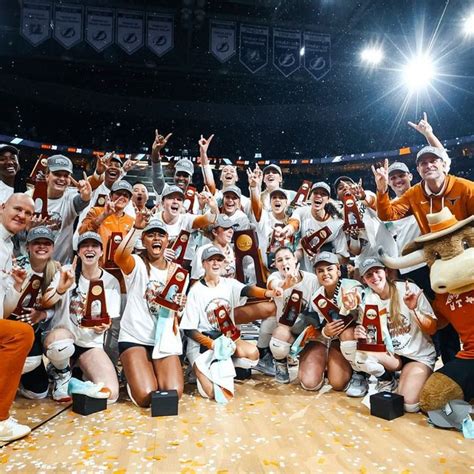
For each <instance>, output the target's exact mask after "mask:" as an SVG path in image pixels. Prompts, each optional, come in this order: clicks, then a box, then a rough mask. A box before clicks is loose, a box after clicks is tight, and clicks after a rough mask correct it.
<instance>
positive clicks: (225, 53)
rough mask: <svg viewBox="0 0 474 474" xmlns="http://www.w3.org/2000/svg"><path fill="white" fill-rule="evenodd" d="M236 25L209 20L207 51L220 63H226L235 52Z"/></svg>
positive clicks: (229, 22) (230, 22) (231, 22)
mask: <svg viewBox="0 0 474 474" xmlns="http://www.w3.org/2000/svg"><path fill="white" fill-rule="evenodd" d="M236 30H237V26H236V23H235V22H233V21H224V20H211V22H210V26H209V50H210V51H211V54H212V55H213V56H214V57H215V58H216V59H217V60H218V61H220V62H221V63H225V62H227V61H228V60H229V59H230V58H231V57H232V56H234V54H235V52H236Z"/></svg>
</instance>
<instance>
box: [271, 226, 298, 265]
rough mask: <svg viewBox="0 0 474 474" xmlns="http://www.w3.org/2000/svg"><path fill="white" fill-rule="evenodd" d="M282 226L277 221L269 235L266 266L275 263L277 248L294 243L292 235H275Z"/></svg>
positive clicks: (290, 245)
mask: <svg viewBox="0 0 474 474" xmlns="http://www.w3.org/2000/svg"><path fill="white" fill-rule="evenodd" d="M283 227H285V226H284V224H279V223H277V224H275V226H274V229H273V232H272V236H271V237H270V243H269V244H268V247H267V268H271V267H272V266H273V264H274V263H275V262H274V261H275V253H276V251H277V250H278V249H279V248H282V247H292V246H293V244H294V240H295V238H294V235H292V236H291V237H289V238H288V237H284V238H282V239H281V238H278V237H277V233H278V229H282V228H283Z"/></svg>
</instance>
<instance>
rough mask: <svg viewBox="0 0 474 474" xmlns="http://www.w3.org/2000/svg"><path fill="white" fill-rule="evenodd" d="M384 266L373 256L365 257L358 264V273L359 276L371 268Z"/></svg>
mask: <svg viewBox="0 0 474 474" xmlns="http://www.w3.org/2000/svg"><path fill="white" fill-rule="evenodd" d="M376 267H380V268H384V267H385V265H384V264H383V263H382V262H381V261H380V260H379V259H378V258H375V257H370V258H366V259H365V260H364V261H363V262H362V263H361V264H360V265H359V273H360V276H364V275H365V274H366V273H367V272H368V271H369V270H370V269H371V268H376Z"/></svg>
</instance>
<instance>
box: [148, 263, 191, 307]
mask: <svg viewBox="0 0 474 474" xmlns="http://www.w3.org/2000/svg"><path fill="white" fill-rule="evenodd" d="M188 273H189V272H188V271H187V270H185V269H184V268H181V267H177V268H176V270H175V271H174V273H173V275H171V278H170V279H169V281H168V283H167V284H166V286H165V287H164V288H163V291H162V292H161V294H159V295H157V296H155V298H154V299H153V302H154V303H156V304H159V305H160V306H163V307H165V308H168V309H171V310H172V311H178V310H179V308H180V306H179V305H178V304H177V303H175V301H174V296H175V295H177V294H178V293H184V288H185V285H186V281H187V278H188Z"/></svg>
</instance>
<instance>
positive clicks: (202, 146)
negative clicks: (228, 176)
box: [198, 135, 217, 196]
mask: <svg viewBox="0 0 474 474" xmlns="http://www.w3.org/2000/svg"><path fill="white" fill-rule="evenodd" d="M213 138H214V135H211V136H210V137H209V138H208V139H207V140H206V139H205V138H204V137H203V136H202V135H201V138H200V139H199V141H198V144H199V157H200V159H201V170H202V177H203V179H204V184H205V185H206V186H207V188H208V189H209V192H210V193H211V194H212V195H213V196H214V194H216V190H217V187H216V182H215V180H214V175H213V174H212V170H211V166H210V164H209V157H208V156H207V150H208V148H209V145H210V144H211V141H212V139H213Z"/></svg>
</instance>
